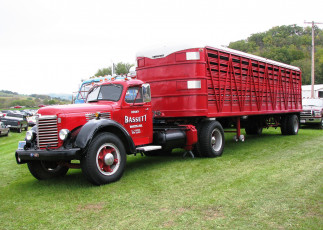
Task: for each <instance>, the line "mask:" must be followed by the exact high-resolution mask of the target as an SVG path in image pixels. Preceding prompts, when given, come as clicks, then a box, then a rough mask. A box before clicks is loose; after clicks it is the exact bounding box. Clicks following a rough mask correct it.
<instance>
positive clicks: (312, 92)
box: [304, 21, 323, 98]
mask: <svg viewBox="0 0 323 230" xmlns="http://www.w3.org/2000/svg"><path fill="white" fill-rule="evenodd" d="M304 23H305V24H312V69H311V84H312V87H311V98H314V82H315V73H314V52H315V50H314V46H315V45H314V26H315V25H317V24H323V23H321V22H314V21H311V22H307V21H304Z"/></svg>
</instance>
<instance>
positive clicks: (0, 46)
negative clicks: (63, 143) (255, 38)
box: [0, 0, 323, 94]
mask: <svg viewBox="0 0 323 230" xmlns="http://www.w3.org/2000/svg"><path fill="white" fill-rule="evenodd" d="M322 9H323V1H322V0H307V1H304V0H302V1H301V0H292V1H289V0H271V1H268V0H267V1H262V0H258V1H257V0H243V1H238V0H232V1H230V0H226V1H223V0H221V1H220V0H183V1H182V0H113V1H110V0H102V1H101V0H91V1H90V0H28V1H26V0H10V1H9V0H0V90H10V91H13V92H18V93H20V94H49V93H57V94H60V93H64V94H72V92H75V91H77V90H78V87H79V85H80V83H81V80H82V79H83V80H84V79H88V78H90V77H91V76H93V75H94V74H95V73H96V72H97V70H98V69H100V68H106V67H109V66H111V65H112V63H118V62H127V63H132V64H135V62H136V53H140V52H141V51H142V50H147V49H149V47H150V48H152V47H163V46H173V45H175V44H182V43H185V44H204V45H210V46H212V44H216V45H225V46H226V45H229V43H230V42H233V41H237V40H241V39H246V38H248V37H249V36H250V35H251V34H255V33H259V32H264V31H267V30H269V29H271V28H272V27H274V26H281V25H291V24H297V25H298V26H307V25H305V24H304V20H306V21H313V20H314V21H316V22H323V13H322ZM319 27H320V28H323V25H319ZM188 48H189V47H188Z"/></svg>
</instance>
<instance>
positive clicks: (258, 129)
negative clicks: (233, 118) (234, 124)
mask: <svg viewBox="0 0 323 230" xmlns="http://www.w3.org/2000/svg"><path fill="white" fill-rule="evenodd" d="M262 129H263V127H262V125H261V122H260V119H249V118H248V122H247V125H246V127H245V131H246V134H247V135H261V134H262Z"/></svg>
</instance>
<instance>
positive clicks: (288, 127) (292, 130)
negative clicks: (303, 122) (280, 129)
mask: <svg viewBox="0 0 323 230" xmlns="http://www.w3.org/2000/svg"><path fill="white" fill-rule="evenodd" d="M284 123H285V130H284V133H285V135H296V134H297V133H298V129H299V120H298V117H297V115H295V114H293V115H289V116H287V117H286V119H285V121H284ZM284 133H283V134H284Z"/></svg>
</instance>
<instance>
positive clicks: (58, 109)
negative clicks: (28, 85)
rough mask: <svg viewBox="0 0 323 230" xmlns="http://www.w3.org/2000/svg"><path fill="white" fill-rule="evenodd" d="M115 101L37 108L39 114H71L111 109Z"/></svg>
mask: <svg viewBox="0 0 323 230" xmlns="http://www.w3.org/2000/svg"><path fill="white" fill-rule="evenodd" d="M114 104H115V103H113V102H112V103H111V104H110V103H105V104H99V103H85V104H70V105H56V106H47V107H43V108H41V109H39V110H38V114H41V115H43V116H44V115H57V114H71V113H95V112H103V111H113V108H114V107H115V105H114Z"/></svg>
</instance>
